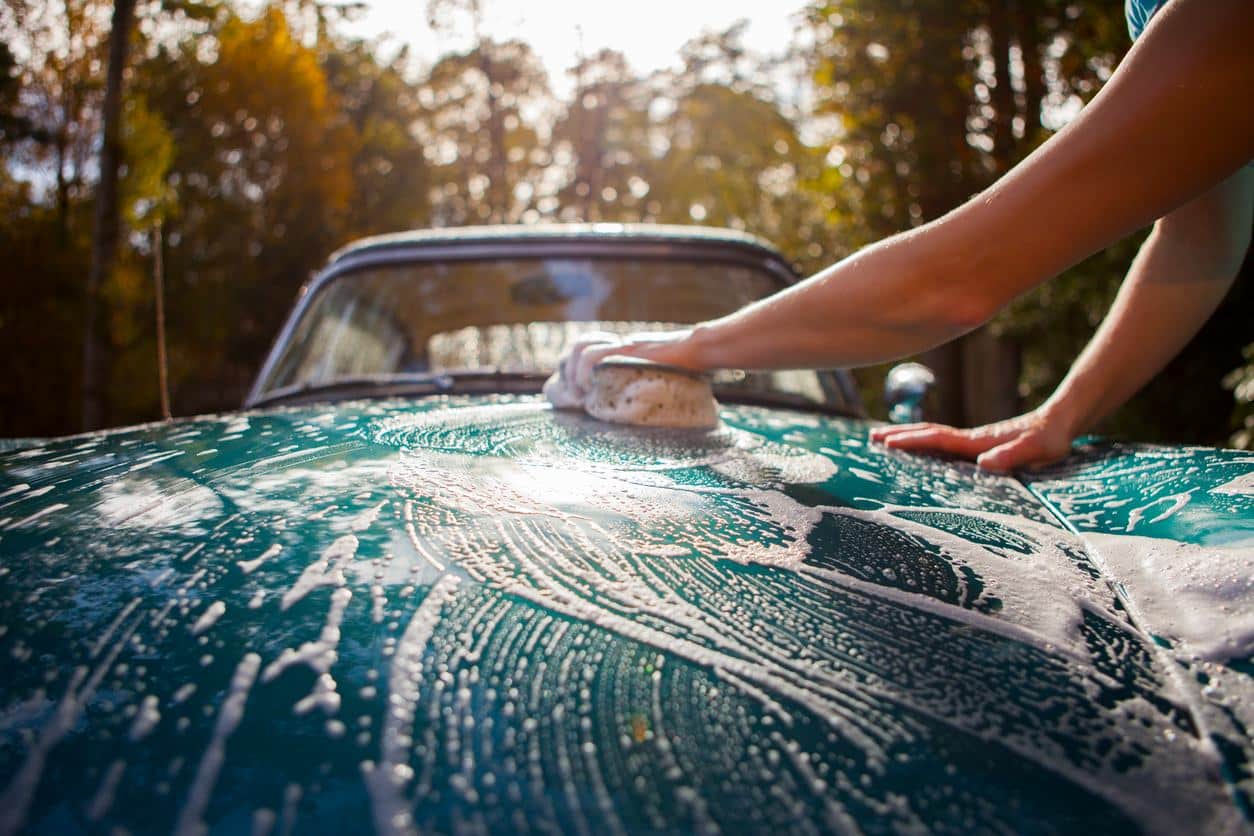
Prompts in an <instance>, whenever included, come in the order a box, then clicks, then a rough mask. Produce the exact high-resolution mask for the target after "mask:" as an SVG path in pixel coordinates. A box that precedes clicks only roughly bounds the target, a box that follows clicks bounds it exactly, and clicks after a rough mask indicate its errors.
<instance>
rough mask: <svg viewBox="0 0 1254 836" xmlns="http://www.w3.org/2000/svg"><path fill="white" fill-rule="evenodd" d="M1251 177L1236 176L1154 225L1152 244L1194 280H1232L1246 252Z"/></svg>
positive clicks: (1253, 185) (1252, 186)
mask: <svg viewBox="0 0 1254 836" xmlns="http://www.w3.org/2000/svg"><path fill="white" fill-rule="evenodd" d="M1252 194H1254V173H1251V172H1250V171H1248V170H1246V169H1242V171H1241V172H1239V173H1238V174H1237V175H1235V176H1233V177H1231V178H1229V180H1227V181H1225V182H1224V183H1222V184H1220V185H1219V186H1218V187H1216V188H1214V189H1212V190H1211V191H1210V192H1208V193H1207V194H1205V195H1203V196H1202V197H1200V198H1198V199H1197V200H1195V201H1193V202H1192V203H1190V204H1187V205H1185V206H1183V207H1181V208H1179V209H1177V210H1176V211H1174V212H1171V213H1170V214H1168V215H1165V216H1164V217H1162V218H1161V219H1159V221H1158V223H1157V224H1155V225H1154V238H1155V239H1156V240H1155V244H1156V245H1158V246H1163V247H1165V248H1167V249H1168V250H1169V251H1171V252H1173V253H1175V254H1177V256H1178V257H1179V258H1180V260H1181V261H1182V262H1184V263H1186V264H1187V265H1188V266H1189V269H1188V272H1189V273H1190V274H1191V276H1192V277H1193V278H1195V279H1206V280H1214V281H1231V280H1232V279H1233V278H1234V277H1235V276H1236V275H1237V273H1238V272H1239V271H1240V269H1241V263H1242V261H1244V260H1245V254H1246V252H1247V251H1248V250H1249V248H1250V234H1251V214H1252V213H1251V201H1250V197H1251V195H1252Z"/></svg>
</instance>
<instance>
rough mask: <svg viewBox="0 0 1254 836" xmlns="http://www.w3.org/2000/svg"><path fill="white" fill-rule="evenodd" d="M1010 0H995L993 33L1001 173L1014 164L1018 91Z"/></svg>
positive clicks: (995, 144) (995, 115) (990, 18)
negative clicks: (1012, 58) (1012, 70)
mask: <svg viewBox="0 0 1254 836" xmlns="http://www.w3.org/2000/svg"><path fill="white" fill-rule="evenodd" d="M1009 4H1010V0H991V3H990V8H989V16H988V23H989V26H988V28H989V34H990V35H991V36H992V48H993V78H994V85H993V90H992V100H993V101H992V103H993V159H994V160H995V161H996V163H997V174H998V176H1000V175H1002V174H1005V173H1006V172H1007V171H1008V170H1009V169H1010V167H1011V166H1012V165H1014V150H1015V148H1014V146H1015V136H1014V118H1015V93H1014V89H1013V87H1012V86H1011V83H1010V40H1011V38H1010V9H1009V8H1007V7H1008V6H1009Z"/></svg>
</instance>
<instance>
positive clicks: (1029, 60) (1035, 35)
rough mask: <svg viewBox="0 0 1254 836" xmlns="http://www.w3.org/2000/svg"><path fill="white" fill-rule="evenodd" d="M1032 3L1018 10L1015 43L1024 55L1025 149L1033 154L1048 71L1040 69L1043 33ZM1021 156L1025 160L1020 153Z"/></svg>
mask: <svg viewBox="0 0 1254 836" xmlns="http://www.w3.org/2000/svg"><path fill="white" fill-rule="evenodd" d="M1034 5H1035V4H1033V3H1019V4H1017V6H1016V8H1015V14H1014V30H1015V40H1017V41H1018V42H1019V49H1020V50H1021V51H1022V53H1023V87H1024V93H1023V121H1024V127H1023V147H1024V148H1025V149H1027V150H1030V149H1031V148H1032V146H1033V143H1034V140H1035V139H1036V137H1037V136H1038V135H1039V134H1040V131H1041V104H1042V102H1044V100H1045V71H1044V68H1043V67H1042V66H1041V48H1042V44H1041V43H1040V40H1041V38H1040V33H1039V30H1038V27H1037V25H1036V18H1035V17H1033V16H1032V7H1033V6H1034ZM1018 156H1020V157H1022V156H1026V152H1025V153H1021V154H1019V155H1018Z"/></svg>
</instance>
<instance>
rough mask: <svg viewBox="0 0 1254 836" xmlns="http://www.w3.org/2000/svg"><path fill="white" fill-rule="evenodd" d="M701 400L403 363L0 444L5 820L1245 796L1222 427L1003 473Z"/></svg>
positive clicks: (198, 824) (595, 814)
mask: <svg viewBox="0 0 1254 836" xmlns="http://www.w3.org/2000/svg"><path fill="white" fill-rule="evenodd" d="M723 419H724V423H723V425H722V426H721V427H720V428H719V429H717V430H715V431H713V432H710V433H691V432H678V431H664V430H640V429H625V428H620V427H613V426H609V425H605V424H600V423H597V422H594V421H592V420H590V419H587V418H583V417H577V416H572V415H566V414H561V413H554V412H553V411H552V410H550V409H549V408H548V407H547V406H545V405H543V404H542V403H540V402H538V401H536V400H534V399H529V398H452V399H448V398H433V399H426V400H422V401H386V402H358V403H349V404H338V405H333V406H310V407H301V408H293V409H275V410H265V411H257V412H251V413H242V414H238V415H230V416H222V417H206V418H197V419H187V420H181V421H178V422H175V423H173V424H168V425H153V426H146V427H138V428H132V429H129V430H123V431H116V432H110V433H104V434H97V435H92V436H82V437H76V438H70V439H63V440H59V441H55V442H49V443H46V444H43V445H40V446H35V447H31V448H29V449H25V450H13V451H9V452H4V453H0V473H2V475H0V683H3V684H2V685H0V793H2V795H0V834H5V833H9V832H14V831H16V830H18V829H20V828H22V827H26V828H29V829H30V830H32V831H34V832H52V831H57V832H63V831H65V830H76V829H95V828H102V829H107V828H109V827H113V826H117V827H123V828H125V829H127V830H129V831H131V832H135V833H141V832H154V831H162V832H165V831H169V830H171V829H174V830H176V831H178V832H183V833H196V832H201V831H203V830H204V829H205V828H206V827H211V828H213V829H215V830H219V829H220V830H227V831H233V830H249V829H254V831H256V830H260V831H262V832H267V831H269V830H271V829H273V830H275V831H276V832H285V831H286V830H289V829H291V828H292V827H296V828H297V829H298V830H315V831H332V832H343V831H348V830H358V829H362V828H363V827H364V826H365V824H366V823H367V822H372V823H373V825H374V827H375V829H377V830H380V831H383V832H412V831H415V830H417V831H426V830H439V831H449V830H461V829H471V830H495V829H558V830H581V831H592V830H595V831H600V830H605V829H608V830H684V831H691V830H697V829H736V830H767V829H776V828H778V827H780V826H787V827H788V828H790V829H795V830H798V831H807V830H813V831H831V830H838V831H846V830H847V831H858V830H863V831H869V832H882V831H902V830H917V829H920V828H925V829H929V830H934V831H961V832H970V831H971V830H1019V831H1022V830H1044V831H1054V830H1077V829H1081V828H1084V829H1094V828H1097V829H1100V830H1103V831H1105V832H1120V831H1130V832H1135V831H1140V830H1151V831H1162V832H1169V831H1173V830H1179V829H1181V828H1185V829H1190V830H1193V829H1196V830H1210V831H1212V832H1214V831H1225V830H1229V831H1236V830H1240V829H1242V828H1244V827H1248V826H1249V820H1248V818H1246V817H1245V816H1246V815H1247V814H1248V803H1249V801H1248V800H1249V791H1250V772H1249V762H1250V743H1249V735H1248V731H1247V730H1246V728H1247V725H1248V723H1249V722H1250V721H1251V720H1252V719H1254V718H1252V717H1251V709H1250V700H1249V695H1250V689H1249V683H1250V674H1251V673H1252V672H1254V667H1252V666H1251V665H1250V661H1249V647H1250V635H1249V634H1248V627H1249V624H1248V620H1249V618H1250V613H1249V612H1248V611H1245V612H1242V611H1241V609H1240V608H1241V607H1242V606H1243V605H1244V603H1248V601H1249V600H1250V599H1249V597H1248V594H1249V579H1250V577H1251V575H1254V571H1252V566H1254V564H1252V563H1251V553H1252V552H1251V549H1250V548H1249V546H1250V544H1251V542H1254V500H1251V485H1250V482H1251V477H1250V474H1251V471H1252V468H1251V462H1252V461H1254V459H1251V458H1250V457H1249V456H1242V455H1241V454H1237V453H1231V452H1223V451H1213V450H1169V449H1165V448H1137V449H1124V448H1109V447H1108V448H1098V449H1094V450H1092V451H1090V452H1088V453H1087V454H1086V455H1085V456H1083V457H1081V458H1080V459H1078V460H1077V461H1075V462H1073V463H1072V464H1070V465H1068V467H1067V468H1065V469H1060V470H1055V471H1053V472H1050V473H1045V474H1041V475H1039V476H1038V477H1037V478H1035V479H1034V480H1032V481H1029V482H1027V483H1026V484H1025V483H1024V482H1020V481H1017V480H1015V479H1010V478H1002V477H994V476H989V475H984V474H978V473H976V472H975V471H974V470H973V469H972V468H971V467H970V466H969V465H966V464H958V463H949V462H944V461H940V460H936V459H929V458H923V457H916V456H909V455H905V454H899V453H894V452H891V451H886V450H884V449H881V448H877V447H872V446H870V445H868V444H867V443H866V441H865V437H866V424H865V423H864V422H858V421H852V420H844V419H833V418H821V417H817V416H813V415H809V414H805V413H797V412H783V411H774V410H766V409H759V408H747V407H734V408H729V409H725V410H724V411H723ZM1147 474H1150V475H1152V476H1153V478H1152V479H1150V478H1146V475H1147ZM1154 560H1158V564H1157V565H1158V566H1159V567H1160V569H1161V568H1162V567H1170V566H1184V567H1188V569H1187V572H1186V574H1188V577H1185V578H1183V579H1182V580H1181V582H1180V583H1177V584H1174V585H1173V583H1174V581H1173V579H1172V578H1167V580H1164V579H1163V577H1162V575H1163V572H1162V571H1154V570H1153V565H1154ZM1146 565H1149V566H1150V569H1148V570H1147V569H1145V566H1146ZM1182 571H1183V570H1182ZM1138 572H1139V573H1140V574H1141V575H1144V577H1139V576H1138ZM1190 573H1191V574H1190ZM1168 574H1169V573H1168ZM1169 582H1170V583H1169ZM1190 582H1193V586H1189V584H1190ZM1224 583H1228V584H1229V586H1230V587H1232V588H1229V587H1228V586H1223V584H1224ZM1181 584H1183V586H1181ZM1216 584H1219V586H1220V587H1222V588H1221V589H1219V593H1216ZM1242 584H1244V586H1242ZM1181 589H1183V592H1179V591H1180V590H1181ZM1142 590H1144V591H1142ZM1177 592H1179V594H1180V595H1181V596H1182V597H1181V598H1180V599H1179V600H1180V601H1183V602H1184V604H1183V605H1182V606H1175V605H1174V604H1173V601H1175V599H1174V598H1173V595H1174V594H1176V593H1177ZM1217 595H1218V597H1216V596H1217ZM1242 595H1246V596H1247V597H1245V598H1242V597H1241V596H1242ZM1225 596H1226V597H1225ZM1224 602H1227V604H1225V603H1224ZM1225 605H1230V606H1234V607H1237V608H1238V609H1237V611H1236V612H1233V613H1230V614H1229V617H1216V616H1215V613H1214V612H1205V611H1200V612H1199V611H1196V610H1197V608H1199V607H1203V608H1204V607H1212V608H1214V607H1222V606H1225ZM1243 810H1244V811H1245V812H1243Z"/></svg>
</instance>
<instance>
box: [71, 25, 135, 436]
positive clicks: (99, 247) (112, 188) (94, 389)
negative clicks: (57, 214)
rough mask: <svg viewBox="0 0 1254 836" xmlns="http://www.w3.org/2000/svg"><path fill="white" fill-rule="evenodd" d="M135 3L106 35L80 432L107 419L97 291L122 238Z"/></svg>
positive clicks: (114, 258)
mask: <svg viewBox="0 0 1254 836" xmlns="http://www.w3.org/2000/svg"><path fill="white" fill-rule="evenodd" d="M134 12H135V0H114V4H113V24H112V29H111V30H110V32H109V69H108V73H107V75H106V77H105V96H104V107H103V108H102V110H101V134H102V137H101V145H100V183H99V185H98V186H97V187H96V206H95V223H94V228H93V230H92V245H91V269H90V271H89V272H88V274H87V303H86V308H85V317H84V318H85V323H84V329H83V429H86V430H92V429H96V428H98V427H100V426H101V424H102V422H103V420H104V415H105V392H104V378H105V368H106V362H105V361H106V358H105V339H104V326H105V321H104V316H103V313H104V312H103V310H102V306H101V299H100V288H101V287H102V286H103V284H104V282H105V279H106V278H107V277H108V276H109V274H110V272H112V270H113V264H114V262H115V261H116V260H117V251H118V239H119V237H120V230H119V227H120V222H119V207H118V167H119V166H120V164H121V160H122V132H121V125H120V122H121V116H122V71H123V69H124V68H125V66H126V51H127V42H128V41H129V40H130V31H131V20H132V18H133V17H134Z"/></svg>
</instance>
